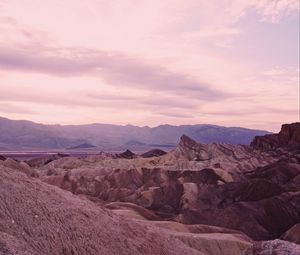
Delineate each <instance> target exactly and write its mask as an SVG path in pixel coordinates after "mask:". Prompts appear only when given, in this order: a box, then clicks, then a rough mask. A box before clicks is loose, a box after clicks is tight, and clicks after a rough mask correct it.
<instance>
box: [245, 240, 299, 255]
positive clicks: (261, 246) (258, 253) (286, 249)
mask: <svg viewBox="0 0 300 255" xmlns="http://www.w3.org/2000/svg"><path fill="white" fill-rule="evenodd" d="M242 254H243V255H269V254H272V255H299V254H300V245H297V244H294V243H290V242H286V241H282V240H278V239H277V240H272V241H265V242H257V243H255V244H254V245H253V246H252V247H251V248H249V249H247V250H246V251H244V252H243V253H242Z"/></svg>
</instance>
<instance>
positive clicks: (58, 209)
mask: <svg viewBox="0 0 300 255" xmlns="http://www.w3.org/2000/svg"><path fill="white" fill-rule="evenodd" d="M0 216H1V217H0V254H1V255H7V254H12V255H16V254H25V255H26V254H28V255H29V254H30V255H40V254H41V252H42V254H45V255H47V254H49V255H50V254H51V255H55V254H57V255H58V254H59V255H60V254H61V255H66V254H70V255H71V254H72V255H84V254H86V255H92V254H95V255H96V254H97V255H98V254H124V255H125V254H202V253H201V252H200V251H197V250H195V249H191V248H189V247H188V246H187V245H184V243H183V242H181V241H180V240H179V239H177V238H174V237H173V236H172V235H170V234H168V233H166V232H161V231H159V229H158V228H154V227H151V226H147V225H145V224H142V225H141V223H137V222H133V221H130V220H129V219H126V220H125V219H124V218H122V217H119V216H117V215H115V214H113V213H111V212H110V211H107V210H105V209H103V208H101V207H99V206H96V205H95V204H94V203H92V202H90V201H87V200H84V199H82V198H79V197H76V196H74V195H72V194H71V193H68V192H65V191H63V190H60V189H58V188H56V187H53V186H49V185H47V184H45V183H42V182H40V181H38V180H33V179H31V178H29V177H27V176H26V175H24V174H22V173H20V172H17V171H16V170H12V169H10V168H6V167H3V166H1V168H0Z"/></svg>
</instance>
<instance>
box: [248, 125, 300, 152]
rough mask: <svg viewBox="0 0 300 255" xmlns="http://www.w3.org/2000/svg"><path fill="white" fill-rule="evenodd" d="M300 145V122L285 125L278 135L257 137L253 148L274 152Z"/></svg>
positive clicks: (252, 144) (253, 142)
mask: <svg viewBox="0 0 300 255" xmlns="http://www.w3.org/2000/svg"><path fill="white" fill-rule="evenodd" d="M299 144H300V122H296V123H292V124H284V125H282V127H281V130H280V132H279V133H278V134H272V135H265V136H256V137H255V138H254V140H253V141H252V143H251V146H252V147H254V148H256V149H262V150H274V149H276V148H281V147H293V146H294V145H299Z"/></svg>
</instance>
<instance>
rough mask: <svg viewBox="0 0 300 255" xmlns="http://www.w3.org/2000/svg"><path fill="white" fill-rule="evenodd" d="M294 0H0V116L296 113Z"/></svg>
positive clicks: (87, 118) (207, 118) (237, 122)
mask: <svg viewBox="0 0 300 255" xmlns="http://www.w3.org/2000/svg"><path fill="white" fill-rule="evenodd" d="M298 44H299V1H298V0H209V1H207V0H43V1H40V0H22V1H20V0H0V116H3V117H8V118H12V119H28V120H32V121H36V122H42V123H61V124H82V123H94V122H98V123H112V124H134V125H140V126H143V125H149V126H155V125H158V124H163V123H169V124H196V123H211V124H219V125H225V126H243V127H251V128H260V129H268V130H272V131H277V130H278V129H279V128H280V125H281V123H288V122H294V121H297V120H298V121H299V113H298V109H299V46H298Z"/></svg>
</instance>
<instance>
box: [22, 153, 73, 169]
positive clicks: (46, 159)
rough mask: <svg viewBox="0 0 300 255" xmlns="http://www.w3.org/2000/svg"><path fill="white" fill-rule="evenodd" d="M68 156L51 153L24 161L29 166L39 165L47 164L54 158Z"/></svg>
mask: <svg viewBox="0 0 300 255" xmlns="http://www.w3.org/2000/svg"><path fill="white" fill-rule="evenodd" d="M68 156H69V155H67V154H63V153H57V154H55V155H51V156H48V157H41V158H34V159H30V160H27V161H26V163H27V164H28V165H29V166H31V167H41V166H44V165H47V164H49V163H50V162H52V161H54V160H57V159H60V158H64V157H68Z"/></svg>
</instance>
